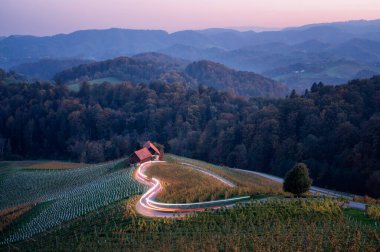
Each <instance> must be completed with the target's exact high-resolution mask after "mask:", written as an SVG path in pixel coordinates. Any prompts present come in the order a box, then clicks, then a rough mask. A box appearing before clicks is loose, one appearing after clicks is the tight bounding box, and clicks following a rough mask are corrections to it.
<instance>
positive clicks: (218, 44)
mask: <svg viewBox="0 0 380 252" xmlns="http://www.w3.org/2000/svg"><path fill="white" fill-rule="evenodd" d="M379 50H380V21H379V20H373V21H362V20H359V21H351V22H337V23H325V24H312V25H307V26H302V27H296V28H288V29H284V30H281V31H266V32H254V31H245V32H240V31H236V30H232V29H206V30H200V31H193V30H186V31H179V32H175V33H168V32H166V31H162V30H128V29H108V30H84V31H77V32H73V33H70V34H59V35H55V36H50V37H34V36H9V37H7V38H4V39H1V40H0V67H2V68H5V69H10V68H11V67H14V66H16V65H20V64H24V63H34V62H37V61H39V60H41V59H63V58H77V59H85V60H96V61H99V60H107V59H112V58H116V57H119V56H123V55H126V56H129V57H130V56H133V55H136V54H140V53H145V52H159V53H164V54H168V55H170V56H173V57H178V58H183V59H185V60H190V61H199V60H210V61H214V62H218V63H222V64H224V65H226V66H228V67H230V68H234V69H238V70H243V71H253V72H257V73H260V74H264V75H266V77H269V78H275V79H276V80H278V81H281V82H283V83H285V84H287V85H288V87H289V88H291V89H292V88H296V89H298V90H301V91H302V90H304V89H305V88H309V87H310V86H311V84H312V81H317V82H319V81H322V82H326V83H328V84H341V83H344V82H346V81H348V80H350V79H352V78H354V77H355V76H359V75H360V73H363V72H367V73H369V72H373V73H376V74H380V68H379V66H378V64H379V62H380V54H379ZM347 60H348V61H351V63H350V64H349V67H348V66H344V67H343V69H342V65H341V64H340V63H339V62H341V61H347ZM336 62H338V63H336ZM335 63H336V64H335ZM294 64H303V65H310V66H311V67H309V68H310V69H313V68H318V67H319V66H324V67H325V68H324V70H323V71H322V72H307V71H304V72H302V73H300V72H298V73H296V72H292V71H290V72H286V73H285V74H283V75H277V74H274V75H267V73H273V72H275V70H276V69H278V68H281V69H286V68H289V67H290V66H292V65H294ZM326 66H328V68H327V67H326ZM289 69H290V68H289ZM301 70H302V69H301ZM304 70H305V69H304Z"/></svg>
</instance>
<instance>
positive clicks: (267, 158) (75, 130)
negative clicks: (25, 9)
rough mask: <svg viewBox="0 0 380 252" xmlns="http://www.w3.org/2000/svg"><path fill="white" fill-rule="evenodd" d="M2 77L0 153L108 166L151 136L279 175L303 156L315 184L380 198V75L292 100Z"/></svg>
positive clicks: (154, 85) (181, 149) (188, 152)
mask: <svg viewBox="0 0 380 252" xmlns="http://www.w3.org/2000/svg"><path fill="white" fill-rule="evenodd" d="M0 78H1V75H0ZM3 78H4V77H3ZM0 82H1V83H0V159H34V158H45V159H70V160H78V161H82V162H101V161H104V160H109V159H114V158H117V157H120V156H124V155H129V154H130V153H131V152H132V151H133V150H135V149H136V148H138V147H139V144H140V143H142V142H143V141H145V140H147V139H150V140H152V141H156V142H159V143H162V144H163V145H164V146H165V149H166V151H167V152H172V153H175V154H179V155H183V156H187V157H191V158H196V159H201V160H206V161H210V162H214V163H217V164H222V165H228V166H231V167H239V168H243V169H251V170H257V171H263V172H267V173H271V174H276V175H279V176H283V175H284V174H285V173H286V172H287V171H288V170H289V169H290V168H291V167H292V166H293V165H294V164H295V163H296V162H304V163H306V164H307V165H308V166H309V168H310V172H311V177H312V178H313V180H314V184H315V185H320V186H327V187H329V188H332V189H338V190H342V191H350V192H354V193H359V194H369V195H371V196H374V197H380V190H379V184H380V159H379V157H380V113H379V112H380V77H374V78H372V79H368V80H362V81H359V80H355V81H351V82H350V83H348V84H346V85H342V86H326V85H323V84H321V83H320V84H314V85H313V86H312V87H311V89H310V90H307V91H306V92H305V93H304V94H303V95H297V94H296V93H294V92H293V93H292V94H291V95H289V97H287V98H286V99H263V98H250V99H248V98H242V97H239V96H235V95H233V94H232V93H227V92H221V91H217V90H215V89H214V88H210V87H205V86H199V87H198V88H196V89H190V88H189V87H187V86H185V85H182V84H166V83H163V82H151V83H150V84H149V85H146V84H139V85H135V84H132V83H123V84H119V85H109V84H102V85H94V86H90V85H88V84H87V83H83V84H82V85H81V88H80V90H79V91H78V92H74V91H70V90H69V89H67V87H66V86H64V85H52V84H49V83H38V82H37V83H34V84H23V83H19V84H6V83H5V82H4V81H1V80H0Z"/></svg>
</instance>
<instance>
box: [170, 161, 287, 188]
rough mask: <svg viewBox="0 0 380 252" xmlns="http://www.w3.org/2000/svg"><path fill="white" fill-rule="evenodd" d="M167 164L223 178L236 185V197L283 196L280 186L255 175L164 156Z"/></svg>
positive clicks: (201, 162)
mask: <svg viewBox="0 0 380 252" xmlns="http://www.w3.org/2000/svg"><path fill="white" fill-rule="evenodd" d="M165 159H166V160H167V161H168V162H172V163H177V164H179V163H181V162H184V163H189V164H193V165H196V166H199V167H201V168H204V169H206V170H209V171H212V172H214V173H215V174H218V175H219V176H221V177H224V178H226V179H228V180H230V181H232V182H234V183H235V184H236V185H237V188H238V195H243V194H245V195H257V194H269V195H283V194H284V192H283V190H282V184H281V183H277V182H274V181H272V180H270V179H267V178H264V177H261V176H259V175H256V174H252V173H247V172H244V171H237V170H234V169H230V168H228V167H221V166H217V165H213V164H210V163H206V162H203V161H199V160H195V159H189V158H184V157H179V156H176V155H172V154H168V155H166V156H165Z"/></svg>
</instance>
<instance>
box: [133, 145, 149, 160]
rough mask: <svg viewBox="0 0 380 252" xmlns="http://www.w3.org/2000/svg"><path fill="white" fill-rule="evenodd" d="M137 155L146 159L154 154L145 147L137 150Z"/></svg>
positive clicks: (141, 158)
mask: <svg viewBox="0 0 380 252" xmlns="http://www.w3.org/2000/svg"><path fill="white" fill-rule="evenodd" d="M135 155H136V156H137V157H138V158H139V159H140V160H144V159H147V158H150V157H151V156H152V154H150V151H149V150H148V149H147V148H145V147H144V148H142V149H140V150H137V151H135Z"/></svg>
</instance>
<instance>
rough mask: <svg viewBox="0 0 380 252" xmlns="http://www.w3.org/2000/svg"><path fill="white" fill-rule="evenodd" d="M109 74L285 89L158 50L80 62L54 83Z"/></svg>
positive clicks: (272, 92)
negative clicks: (131, 55)
mask: <svg viewBox="0 0 380 252" xmlns="http://www.w3.org/2000/svg"><path fill="white" fill-rule="evenodd" d="M109 77H113V78H117V79H119V80H122V81H130V82H133V83H149V82H152V81H157V80H158V81H164V82H167V83H171V84H173V83H185V84H187V85H188V86H190V87H193V88H196V87H198V86H199V85H205V86H209V87H214V88H216V89H218V90H224V91H230V92H232V93H235V94H237V95H240V96H253V97H283V96H285V95H286V94H287V93H288V89H287V88H286V87H285V86H284V85H282V84H281V83H279V82H277V81H274V80H271V79H269V78H266V77H263V76H261V75H259V74H256V73H253V72H246V71H236V70H233V69H230V68H228V67H226V66H224V65H222V64H219V63H215V62H211V61H205V60H203V61H197V62H193V63H189V62H187V61H185V60H181V59H176V58H172V57H169V56H166V55H163V54H158V53H147V54H140V55H137V56H134V57H132V58H129V57H119V58H116V59H113V60H106V61H101V62H95V63H90V64H83V65H80V66H77V67H73V68H70V69H67V70H65V71H62V72H60V73H58V74H57V75H56V76H55V77H54V79H55V81H56V82H57V83H78V82H81V81H90V80H94V79H100V78H109Z"/></svg>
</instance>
